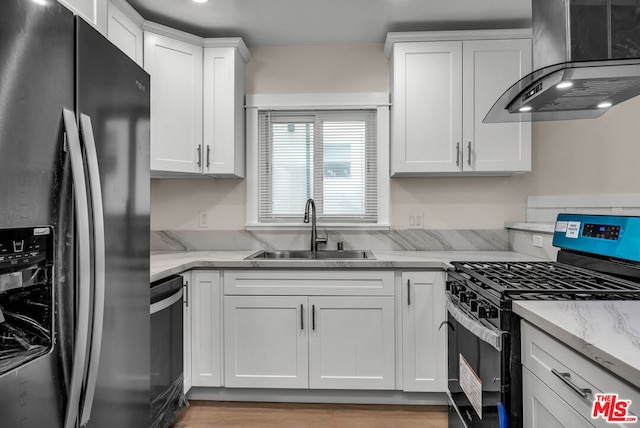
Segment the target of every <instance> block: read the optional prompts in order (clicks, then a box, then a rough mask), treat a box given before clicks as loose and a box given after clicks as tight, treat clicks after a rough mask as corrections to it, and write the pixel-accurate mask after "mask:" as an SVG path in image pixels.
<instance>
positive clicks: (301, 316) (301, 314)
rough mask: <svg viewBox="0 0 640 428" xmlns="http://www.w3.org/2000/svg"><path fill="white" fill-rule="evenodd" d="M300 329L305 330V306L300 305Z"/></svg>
mask: <svg viewBox="0 0 640 428" xmlns="http://www.w3.org/2000/svg"><path fill="white" fill-rule="evenodd" d="M300 330H304V306H303V305H300Z"/></svg>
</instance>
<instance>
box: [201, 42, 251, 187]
mask: <svg viewBox="0 0 640 428" xmlns="http://www.w3.org/2000/svg"><path fill="white" fill-rule="evenodd" d="M244 69H245V64H244V60H243V59H242V58H241V57H240V55H239V54H238V52H237V49H236V48H231V47H228V48H205V50H204V151H205V153H204V165H203V168H204V173H205V174H210V175H221V176H234V177H244V85H245V83H244V80H245V75H244Z"/></svg>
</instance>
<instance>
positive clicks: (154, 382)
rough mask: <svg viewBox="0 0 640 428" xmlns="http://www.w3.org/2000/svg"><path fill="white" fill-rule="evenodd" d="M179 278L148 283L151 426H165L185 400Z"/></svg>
mask: <svg viewBox="0 0 640 428" xmlns="http://www.w3.org/2000/svg"><path fill="white" fill-rule="evenodd" d="M183 288H184V285H183V282H182V277H180V276H177V275H174V276H170V277H168V278H165V279H163V280H161V281H157V282H154V283H152V284H151V293H150V294H151V302H150V303H151V306H150V314H151V398H150V402H151V414H150V426H151V427H152V428H168V427H169V426H170V425H171V423H172V422H173V421H174V420H175V418H176V416H177V414H178V412H179V411H180V409H181V408H182V406H183V405H184V404H185V403H186V398H185V395H184V386H183V377H184V373H183V367H184V365H183V348H184V344H183V326H182V322H183V320H182V312H183V308H182V304H183V298H182V294H183Z"/></svg>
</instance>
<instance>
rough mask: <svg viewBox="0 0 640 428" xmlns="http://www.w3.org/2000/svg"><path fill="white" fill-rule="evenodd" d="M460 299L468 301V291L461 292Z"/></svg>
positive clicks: (462, 301) (461, 301)
mask: <svg viewBox="0 0 640 428" xmlns="http://www.w3.org/2000/svg"><path fill="white" fill-rule="evenodd" d="M458 299H460V303H466V302H467V301H468V300H469V299H468V298H467V293H465V292H462V293H460V295H459V296H458Z"/></svg>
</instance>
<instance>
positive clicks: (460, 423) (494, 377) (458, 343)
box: [447, 298, 509, 428]
mask: <svg viewBox="0 0 640 428" xmlns="http://www.w3.org/2000/svg"><path fill="white" fill-rule="evenodd" d="M447 325H448V328H449V334H448V342H447V346H448V358H449V373H448V375H449V376H448V379H449V383H448V387H449V428H454V427H455V428H461V427H467V428H472V427H473V428H476V427H482V428H485V427H491V428H498V427H500V428H502V427H507V426H509V425H508V421H507V417H506V413H505V411H504V408H505V407H504V405H503V395H502V392H501V391H503V390H504V389H503V388H502V386H503V384H502V379H501V373H502V371H501V370H502V361H503V359H502V352H501V350H502V342H503V339H504V334H503V332H501V331H499V330H497V329H495V328H492V327H488V326H486V325H484V324H482V323H481V322H480V321H479V320H477V319H475V318H474V317H473V316H471V315H469V314H468V313H466V312H464V311H463V310H462V309H460V307H459V306H457V305H456V303H454V302H453V301H452V300H451V299H449V298H448V299H447Z"/></svg>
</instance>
